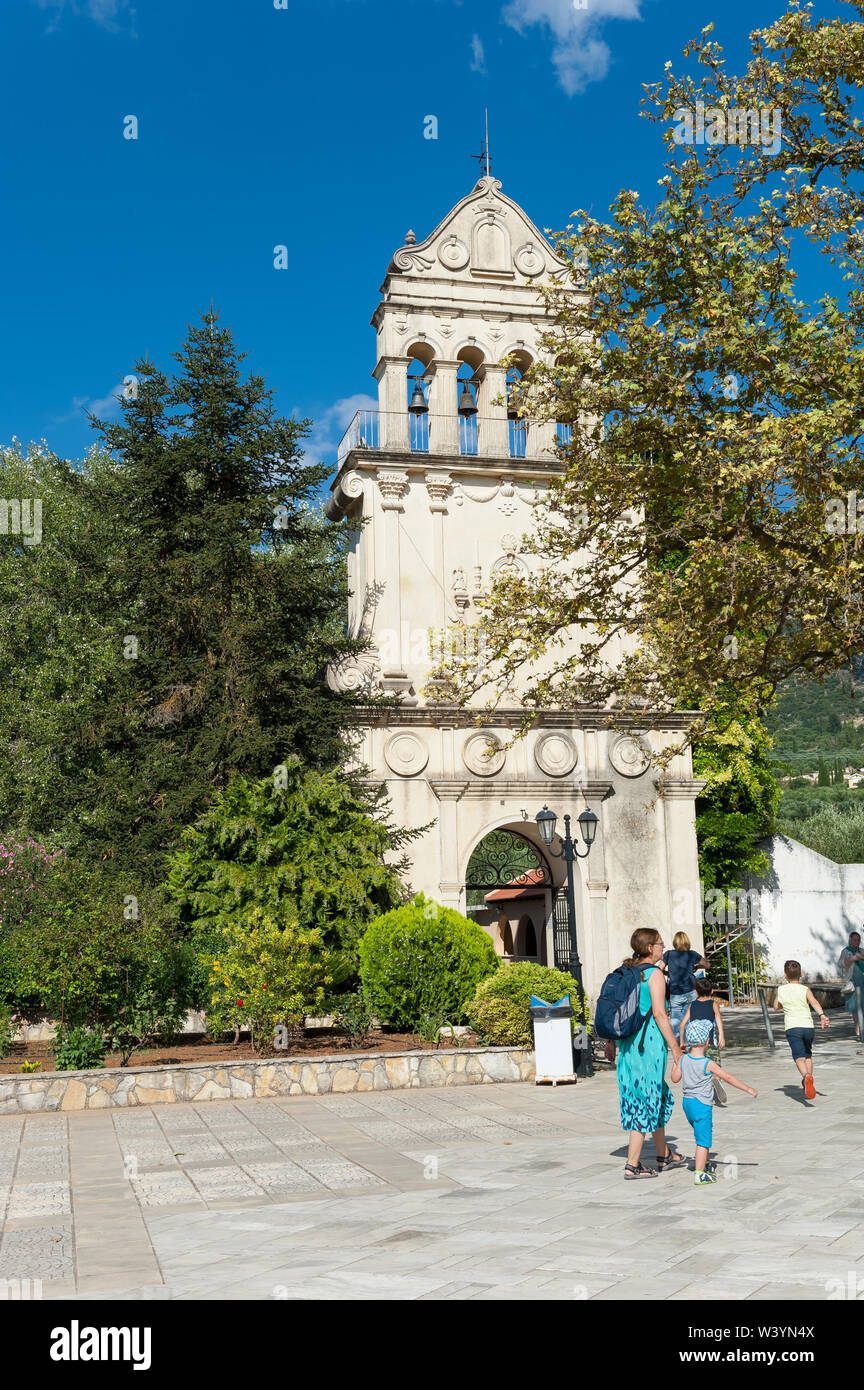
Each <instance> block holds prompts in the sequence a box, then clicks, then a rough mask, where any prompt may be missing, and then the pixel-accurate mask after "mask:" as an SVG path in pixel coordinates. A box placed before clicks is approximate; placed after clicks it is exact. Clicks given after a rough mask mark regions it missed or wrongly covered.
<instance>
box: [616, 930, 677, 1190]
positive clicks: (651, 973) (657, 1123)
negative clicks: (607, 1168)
mask: <svg viewBox="0 0 864 1390" xmlns="http://www.w3.org/2000/svg"><path fill="white" fill-rule="evenodd" d="M630 950H631V951H632V952H633V955H632V958H631V959H630V960H627V961H625V962H624V964H625V965H635V966H638V967H639V968H640V969H641V971H642V975H641V983H640V986H639V1011H640V1013H641V1014H642V1017H643V1018H645V1016H646V1015H650V1018H649V1021H648V1024H647V1027H645V1030H644V1045H643V1047H642V1049H641V1050H640V1043H641V1042H642V1041H643V1029H642V1026H640V1028H639V1030H638V1032H636V1033H634V1034H632V1036H631V1037H629V1038H621V1039H620V1041H619V1043H618V1060H617V1071H618V1089H619V1092H620V1097H621V1125H622V1128H623V1129H626V1130H627V1132H628V1135H629V1145H628V1150H627V1163H626V1166H625V1168H624V1177H625V1178H626V1179H627V1180H628V1181H630V1182H632V1181H634V1180H635V1179H638V1178H656V1177H657V1172H658V1170H659V1171H660V1172H661V1173H663V1172H665V1171H666V1169H667V1168H683V1167H685V1166H686V1163H687V1160H686V1158H684V1156H683V1154H679V1153H675V1151H674V1150H673V1149H671V1148H670V1147H669V1145H668V1143H667V1142H666V1123H667V1121H668V1119H669V1116H670V1115H671V1114H672V1107H673V1105H674V1100H673V1098H672V1092H671V1091H670V1089H669V1087H668V1086H667V1085H666V1063H667V1061H668V1056H669V1051H670V1050H671V1053H672V1061H673V1062H677V1061H678V1060H679V1059H680V1057H681V1049H680V1047H679V1046H678V1043H677V1040H676V1038H675V1034H674V1033H673V1032H672V1026H671V1024H670V1022H669V1017H668V1015H667V1013H666V981H665V977H664V974H663V971H662V969H660V968H659V961H660V959H661V957H662V955H663V940H662V938H661V936H660V933H659V932H658V931H654V930H653V928H651V927H642V928H640V930H639V931H634V933H633V935H632V936H631V938H630ZM646 1134H653V1135H654V1147H655V1149H656V1151H657V1168H645V1167H644V1166H643V1164H642V1162H641V1157H642V1145H643V1144H644V1142H645V1136H646Z"/></svg>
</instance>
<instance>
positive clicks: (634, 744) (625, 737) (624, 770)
mask: <svg viewBox="0 0 864 1390" xmlns="http://www.w3.org/2000/svg"><path fill="white" fill-rule="evenodd" d="M609 761H610V763H611V764H612V766H613V767H614V769H615V771H616V772H620V773H621V776H622V777H641V776H642V774H643V772H647V770H648V768H649V767H650V766H651V750H650V749H649V747H648V745H647V743H645V742H644V740H643V739H641V738H638V737H637V736H636V735H635V734H621V736H620V737H619V738H617V739H616V740H615V742H614V743H613V744H612V747H611V748H610V749H609Z"/></svg>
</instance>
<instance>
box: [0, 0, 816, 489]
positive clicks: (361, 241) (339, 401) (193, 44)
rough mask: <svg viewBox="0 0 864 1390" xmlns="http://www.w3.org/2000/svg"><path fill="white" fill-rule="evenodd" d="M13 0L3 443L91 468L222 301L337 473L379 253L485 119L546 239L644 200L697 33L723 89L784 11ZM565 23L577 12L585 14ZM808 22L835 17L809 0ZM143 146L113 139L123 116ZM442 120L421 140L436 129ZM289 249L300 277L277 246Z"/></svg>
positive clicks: (365, 367) (280, 396) (374, 1)
mask: <svg viewBox="0 0 864 1390" xmlns="http://www.w3.org/2000/svg"><path fill="white" fill-rule="evenodd" d="M277 3H280V4H282V3H284V5H285V8H282V9H277V8H276V5H275V4H274V0H138V3H137V5H136V4H135V3H134V0H3V4H2V15H0V41H2V51H3V54H4V81H3V84H2V90H0V110H2V125H3V129H4V131H5V137H4V140H3V141H2V146H0V177H2V186H3V188H4V189H5V190H6V195H7V196H6V208H5V211H4V215H3V219H2V224H0V225H2V233H0V247H2V258H0V294H2V307H3V313H2V322H3V331H2V335H0V381H2V389H0V442H8V440H9V439H10V438H11V437H12V436H13V435H15V436H17V437H18V438H19V439H21V440H22V441H24V442H25V443H26V442H27V441H28V440H30V439H41V438H44V439H46V440H47V442H48V444H49V446H50V447H51V448H52V449H55V450H56V451H57V452H59V453H62V454H65V455H66V456H68V457H80V456H81V455H82V454H83V453H84V451H85V450H86V448H87V447H88V446H89V445H90V444H91V443H92V442H93V440H94V438H95V436H94V435H93V433H92V431H91V429H90V428H89V426H88V424H87V421H86V418H85V416H84V414H83V407H84V406H85V405H87V406H90V407H91V408H96V409H97V410H99V411H100V412H101V413H102V414H111V413H113V412H114V411H115V410H116V404H115V402H114V400H113V399H112V393H113V392H115V391H116V390H118V389H119V386H120V385H121V381H122V377H123V376H124V375H125V374H126V373H127V372H129V371H131V370H132V366H133V363H134V361H135V359H136V357H138V356H139V355H141V354H143V353H144V352H147V353H148V354H149V356H150V357H151V359H153V360H154V361H156V362H159V363H160V364H161V365H163V366H166V367H167V366H169V365H170V353H171V352H172V351H174V350H176V348H177V347H178V346H179V343H180V341H181V339H182V337H183V335H184V332H185V326H186V324H187V323H188V322H189V321H190V320H196V319H197V316H198V314H199V313H200V312H202V311H204V310H206V309H207V307H208V306H209V304H210V300H211V297H212V298H213V301H214V303H215V306H216V308H217V309H218V310H219V312H220V314H221V317H222V321H223V322H227V323H230V324H231V325H232V327H233V328H234V331H235V334H236V338H237V341H238V343H239V345H240V346H241V347H242V348H244V349H246V350H248V351H249V353H250V357H249V359H248V361H249V363H250V365H252V366H254V367H255V368H256V369H257V370H260V371H262V372H263V373H264V374H265V375H266V376H267V378H268V380H269V383H270V384H271V386H273V387H274V388H275V390H276V392H277V400H278V403H279V407H280V409H281V410H282V411H283V412H284V413H285V414H289V413H291V412H292V411H294V412H296V413H297V414H299V415H308V416H311V417H312V418H313V419H314V421H315V434H314V437H313V439H312V441H311V443H310V445H309V446H308V447H309V452H310V454H311V455H312V456H314V457H316V458H318V457H320V458H323V459H325V460H327V461H330V460H332V459H333V458H335V446H336V444H337V442H338V439H339V437H340V435H341V433H342V429H343V427H344V424H345V423H346V422H347V420H348V418H350V415H351V414H352V413H353V409H354V408H356V407H358V406H360V405H362V404H363V403H364V400H365V399H366V398H368V397H370V393H371V392H372V391H373V389H374V382H373V381H372V380H371V377H370V372H371V370H372V368H373V367H374V365H375V364H374V346H375V339H374V331H373V330H372V329H371V328H370V326H369V319H370V317H371V314H372V311H373V310H374V308H375V305H376V303H377V301H378V288H379V286H380V284H381V281H382V279H383V277H384V272H385V270H386V267H387V263H388V261H389V258H390V256H391V255H392V253H393V251H394V250H395V249H396V248H397V247H398V246H400V245H401V244H402V242H403V240H404V236H405V232H406V231H407V230H408V228H409V227H410V228H412V229H413V230H414V231H415V233H416V234H417V238H418V240H420V239H422V238H423V237H424V236H426V235H427V234H428V233H429V232H430V231H431V230H432V228H433V227H434V226H435V224H436V223H437V222H438V221H440V219H441V218H442V217H443V216H444V214H445V213H446V212H447V211H448V209H449V208H450V207H451V206H452V205H453V204H454V203H456V202H457V201H458V200H459V199H460V198H462V197H464V195H465V194H466V193H468V192H469V191H470V189H471V188H472V186H473V184H474V182H475V180H476V177H477V175H478V172H479V170H478V165H477V163H476V162H474V161H473V160H472V158H471V155H472V154H473V153H475V152H477V151H479V148H480V140H481V137H482V133H483V111H484V107H486V106H488V108H489V120H490V136H491V140H490V143H491V149H492V160H493V169H492V172H493V174H495V176H496V177H498V178H500V179H501V180H502V183H503V187H504V191H505V192H506V193H507V194H508V195H509V196H510V197H512V198H514V199H515V200H516V201H517V202H519V203H520V204H521V205H522V206H523V207H524V208H525V210H526V212H527V213H528V215H529V216H530V217H532V218H533V219H534V221H535V222H537V223H538V225H539V226H541V227H552V228H560V227H563V226H564V225H565V224H566V222H567V221H568V219H569V216H570V214H571V212H572V211H573V210H574V209H575V208H577V207H580V206H583V207H587V208H590V209H592V210H593V211H594V212H595V213H597V212H602V211H604V210H605V209H606V208H607V207H608V205H609V203H610V202H611V200H612V198H613V197H614V196H615V194H616V192H617V191H618V189H619V188H620V187H626V188H634V189H638V190H640V191H641V192H642V194H643V196H644V197H646V198H648V197H653V196H654V194H655V192H656V191H657V179H658V178H659V177H660V174H661V173H662V163H663V157H664V151H663V146H662V143H661V141H660V136H659V132H658V129H657V128H656V127H655V126H653V125H651V124H650V123H649V122H647V121H645V120H643V119H640V116H639V100H640V97H641V96H642V87H641V84H642V83H643V82H652V81H656V80H659V78H660V77H661V76H662V73H663V66H664V63H665V62H666V61H667V60H668V59H672V60H673V62H674V64H675V67H676V68H681V67H682V66H683V64H682V62H681V60H680V53H681V49H682V48H683V46H684V44H685V43H686V41H687V40H688V39H689V38H691V37H693V36H695V35H696V34H698V32H699V30H700V29H701V28H702V26H703V25H705V24H707V23H708V22H709V20H714V21H715V34H714V37H715V38H716V39H717V40H718V41H719V42H721V43H722V44H723V45H724V47H725V48H726V51H727V58H728V61H729V65H730V67H732V68H740V67H742V66H743V65H744V63H745V62H746V58H747V34H748V32H749V31H750V30H751V29H753V28H755V27H757V26H760V25H764V24H767V23H770V22H771V20H772V19H774V18H776V17H777V15H779V14H780V13H781V12H782V9H783V3H782V0H746V3H745V0H586V3H587V8H586V9H585V10H581V9H577V8H576V6H575V5H574V3H573V0H398V3H397V0H277ZM577 3H578V0H577ZM814 8H815V12H816V13H817V14H820V13H824V14H834V13H836V7H835V6H834V5H833V4H831V3H830V0H818V3H817V4H816V5H815V7H814ZM130 115H134V116H135V117H136V118H137V121H138V138H137V140H128V139H124V135H123V131H124V118H126V117H127V116H130ZM428 115H435V116H436V117H437V120H438V138H437V140H428V139H424V118H425V117H426V116H428ZM276 245H285V246H286V247H287V248H288V257H287V259H288V269H287V270H284V271H282V270H276V269H274V266H273V260H274V257H273V248H274V246H276Z"/></svg>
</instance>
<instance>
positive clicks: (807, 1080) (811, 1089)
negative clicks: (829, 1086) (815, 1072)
mask: <svg viewBox="0 0 864 1390" xmlns="http://www.w3.org/2000/svg"><path fill="white" fill-rule="evenodd" d="M804 1094H805V1096H806V1097H807V1099H808V1100H815V1099H816V1085H815V1083H814V1081H813V1077H812V1076H805V1077H804Z"/></svg>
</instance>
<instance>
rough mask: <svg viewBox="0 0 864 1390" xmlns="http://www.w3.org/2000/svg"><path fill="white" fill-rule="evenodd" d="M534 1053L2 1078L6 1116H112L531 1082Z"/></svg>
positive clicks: (456, 1053) (467, 1051) (0, 1108)
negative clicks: (140, 1108)
mask: <svg viewBox="0 0 864 1390" xmlns="http://www.w3.org/2000/svg"><path fill="white" fill-rule="evenodd" d="M533 1078H534V1053H533V1051H530V1050H529V1049H527V1048H523V1047H463V1048H447V1049H444V1048H440V1049H438V1050H436V1051H434V1052H432V1051H422V1050H420V1051H416V1052H395V1053H394V1052H390V1053H381V1052H357V1053H353V1054H351V1053H348V1054H340V1055H338V1056H331V1057H316V1058H315V1059H314V1060H310V1059H307V1058H303V1057H293V1058H292V1057H285V1058H283V1057H280V1058H266V1059H262V1060H260V1061H252V1062H227V1063H226V1062H223V1063H219V1062H186V1063H183V1064H181V1065H178V1066H173V1067H105V1068H102V1069H99V1070H96V1071H67V1072H46V1073H45V1075H44V1076H42V1075H39V1074H38V1073H36V1072H33V1073H31V1074H29V1075H21V1076H19V1075H17V1074H16V1075H14V1076H8V1075H6V1076H0V1114H9V1113H10V1112H12V1111H33V1110H106V1109H110V1108H112V1107H113V1106H118V1105H121V1106H122V1105H125V1106H130V1105H158V1104H171V1103H172V1102H175V1101H181V1102H182V1101H187V1102H188V1101H194V1102H195V1104H196V1105H197V1103H198V1102H199V1101H204V1100H247V1099H249V1098H250V1097H252V1096H318V1095H327V1094H329V1093H330V1092H333V1093H336V1094H345V1093H347V1092H349V1091H392V1090H400V1089H402V1088H404V1087H410V1086H472V1085H477V1084H481V1083H483V1082H490V1081H531V1080H533Z"/></svg>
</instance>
